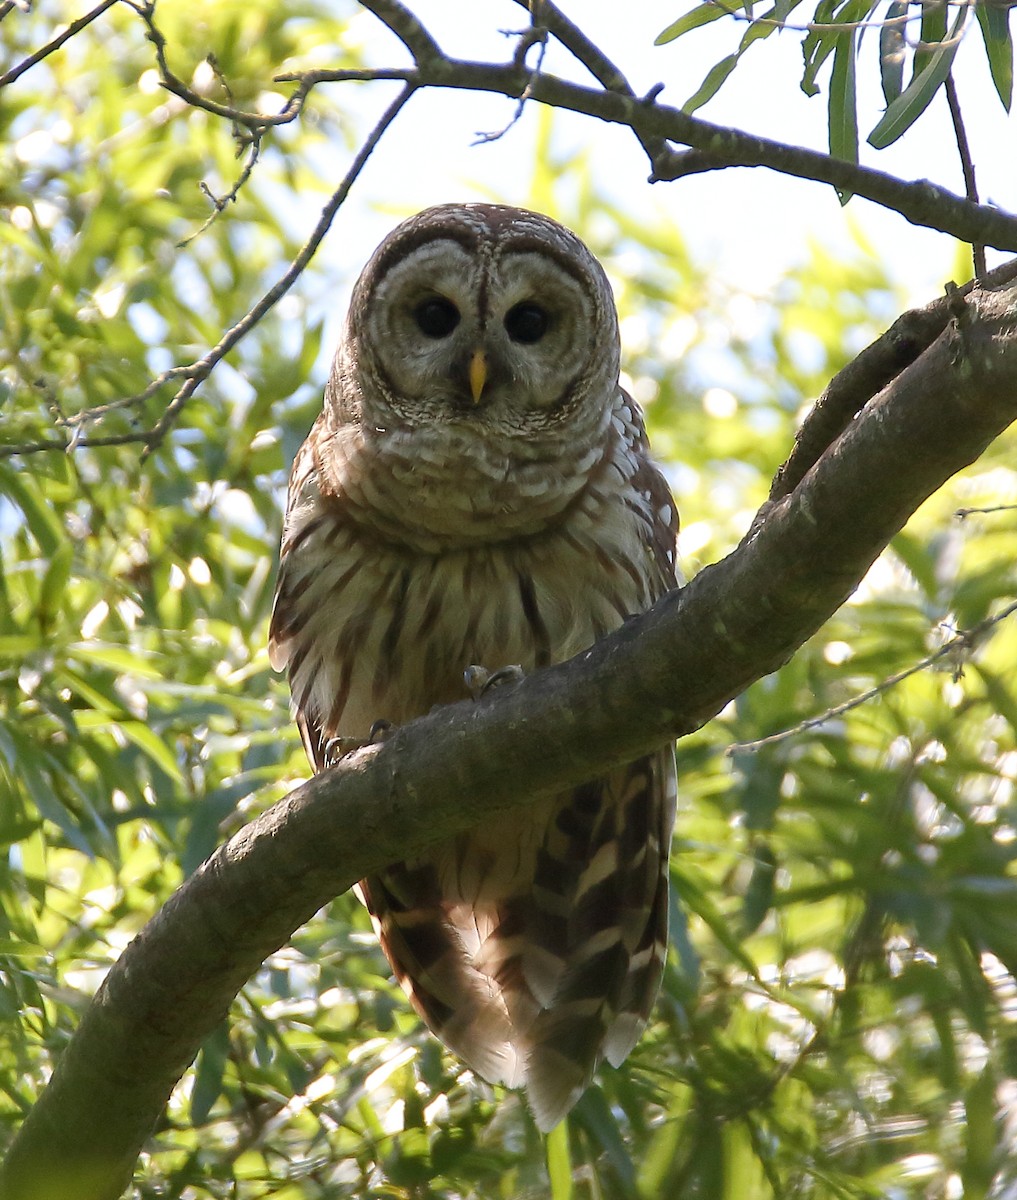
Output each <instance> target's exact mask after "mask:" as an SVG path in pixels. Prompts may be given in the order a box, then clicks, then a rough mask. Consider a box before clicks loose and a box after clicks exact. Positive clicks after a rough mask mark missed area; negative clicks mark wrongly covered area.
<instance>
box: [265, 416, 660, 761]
mask: <svg viewBox="0 0 1017 1200" xmlns="http://www.w3.org/2000/svg"><path fill="white" fill-rule="evenodd" d="M634 417H635V414H634V412H633V410H632V409H631V407H630V402H629V401H628V399H627V397H625V396H624V394H623V393H619V395H618V399H617V401H616V404H615V406H614V411H613V420H612V421H611V422H609V424H608V426H607V428H606V429H605V430H604V431H603V433H602V442H601V445H599V446H597V447H595V448H593V449H592V450H589V449H588V450H585V451H578V450H577V448H576V447H574V446H572V447H567V446H563V447H562V458H563V459H564V460H566V461H565V462H563V463H559V464H557V471H558V475H557V479H558V483H557V486H556V485H555V484H554V483H553V482H548V478H549V471H548V469H547V466H546V464H538V465H539V466H540V467H541V471H540V475H541V476H542V477H543V480H544V482H543V483H539V482H537V481H536V480H535V479H534V475H535V473H534V472H532V471H528V470H527V468H528V467H529V466H530V464H527V463H525V462H520V463H516V464H511V463H507V464H506V465H505V466H504V467H502V465H501V464H500V463H498V464H496V468H495V470H494V471H492V470H484V469H483V468H482V467H481V466H479V465H478V464H477V463H476V460H474V463H473V470H472V474H473V476H474V477H473V478H470V475H471V471H470V464H469V460H467V459H465V458H463V457H462V456H460V457H459V458H458V459H457V457H456V455H455V453H454V449H449V448H448V447H446V450H447V457H446V459H445V461H444V462H440V463H439V464H438V465H437V469H436V470H435V471H434V472H433V473H432V472H429V471H428V469H427V467H428V463H427V462H426V461H425V462H423V463H422V462H421V454H420V438H419V437H418V438H416V439H415V442H414V445H413V447H412V452H413V456H415V461H416V470H412V469H411V467H412V463H413V461H414V459H413V458H411V457H410V456H403V455H401V454H400V453H398V452H392V451H391V450H389V452H388V453H387V454H382V455H379V456H378V457H377V458H376V460H375V461H365V449H364V447H363V445H362V444H361V445H360V446H359V454H358V451H357V449H354V448H351V446H350V445H349V442H347V444H346V446H345V447H344V451H345V452H344V453H343V454H340V453H336V449H337V446H336V443H337V442H338V444H339V446H342V439H341V438H338V439H333V442H332V447H331V449H332V453H331V454H330V457H329V460H328V464H327V466H326V468H325V469H324V470H323V468H322V465H321V462H320V459H318V460H317V461H316V459H315V456H313V455H308V457H307V461H306V463H305V464H304V466H305V477H304V479H303V481H302V483H301V485H300V499H299V501H298V502H297V503H296V504H294V505H293V506H292V507H291V509H290V513H289V519H288V521H287V528H286V532H285V535H284V547H285V553H286V555H287V573H286V580H285V586H286V596H285V611H286V613H287V619H286V623H285V625H282V626H279V627H277V629H276V631H275V633H276V636H277V638H278V639H279V640H281V639H283V638H285V639H286V640H287V641H288V642H289V648H288V662H289V672H290V682H291V688H292V692H293V698H294V703H295V705H296V707H297V708H298V709H299V710H301V711H302V712H303V713H305V714H308V715H309V716H310V717H311V718H312V724H313V726H314V728H315V729H316V730H318V731H320V732H319V733H318V737H319V738H325V739H326V740H328V739H329V738H331V737H334V736H336V735H338V734H342V735H343V736H346V737H363V736H365V735H366V734H367V732H368V730H369V729H370V728H371V726H372V724H373V723H374V722H375V721H376V720H379V719H385V720H389V721H392V722H395V723H402V722H404V721H407V720H410V719H412V718H413V717H416V716H420V715H421V714H423V713H425V712H428V711H429V710H430V709H431V708H432V707H433V706H434V705H436V704H443V703H449V702H452V701H454V700H461V699H464V698H465V697H466V695H467V691H466V687H465V684H464V681H463V672H464V670H465V668H466V667H467V666H469V665H471V664H474V663H482V664H484V665H486V666H490V667H498V666H502V665H505V664H507V663H518V664H519V665H520V666H522V667H523V668H524V670H532V669H534V668H536V667H540V666H546V665H547V664H548V663H551V662H560V661H564V660H565V659H567V658H570V657H572V655H574V654H577V653H579V652H580V651H581V650H583V649H585V648H586V647H588V646H589V645H591V643H592V642H594V641H596V640H597V639H598V638H600V637H602V636H603V635H604V634H605V633H607V632H609V631H610V630H612V629H615V628H617V626H618V625H619V624H621V622H622V621H624V620H625V618H626V617H628V616H630V615H632V614H633V613H637V612H641V611H643V610H645V609H646V608H647V607H648V606H649V604H650V603H652V600H653V599H654V598H656V597H657V596H659V595H660V594H661V593H662V592H663V591H665V590H666V589H667V588H668V587H669V586H671V585H670V579H669V576H670V572H671V569H672V568H671V564H670V562H669V561H668V560H667V556H666V554H665V555H664V556H663V558H662V556H661V555H660V554H654V552H653V550H652V549H651V547H652V545H653V542H654V527H655V526H658V525H660V524H661V523H662V522H663V524H664V525H665V526H666V525H669V524H670V521H671V519H672V516H673V514H671V513H670V511H664V512H661V511H660V510H659V497H657V496H654V494H653V493H652V491H650V490H649V489H647V488H645V487H644V488H643V489H642V490H641V489H640V483H641V482H644V481H641V480H640V478H639V476H640V472H641V469H642V468H643V462H642V460H641V459H639V458H638V457H637V456H636V455H635V454H634V453H633V447H634V442H635V438H636V436H637V430H636V429H635V427H634V425H633V419H634ZM350 440H352V439H350ZM372 453H373V451H372V450H371V448H370V447H369V448H368V449H367V451H366V457H367V458H368V459H369V458H370V457H371V455H372ZM450 462H451V463H452V464H453V465H452V466H450V465H449V464H450ZM299 466H300V464H299V463H298V464H297V467H298V468H299ZM296 469H297V468H295V473H296ZM495 476H500V478H497V484H498V486H497V488H496V489H495V488H494V487H490V488H487V487H486V484H487V481H489V480H490V479H491V478H492V477H495ZM551 478H552V479H553V478H554V476H553V475H552V476H551ZM464 498H465V499H464ZM665 504H666V502H665ZM506 532H507V533H508V535H509V536H506ZM280 665H281V664H280ZM308 749H309V751H312V752H313V757H314V758H315V759H316V758H317V757H318V755H319V754H320V747H319V746H310V745H309V746H308Z"/></svg>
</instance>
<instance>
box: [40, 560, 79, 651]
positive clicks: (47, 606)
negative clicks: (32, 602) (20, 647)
mask: <svg viewBox="0 0 1017 1200" xmlns="http://www.w3.org/2000/svg"><path fill="white" fill-rule="evenodd" d="M73 562H74V547H73V546H72V545H71V543H70V542H63V543H61V544H60V545H59V546H58V547H57V548H56V550H55V551H54V552H53V556H52V558H51V559H50V560H49V566H48V567H47V568H46V574H45V575H43V577H42V586H41V587H40V588H39V607H38V609H37V616H38V619H39V627H40V628H41V629H43V630H46V629H48V628H49V626H50V624H51V623H52V620H53V617H54V616H55V615H56V614H57V612H59V610H60V608H61V606H62V604H63V601H64V600H65V599H66V594H67V582H68V580H69V579H70V577H71V565H72V563H73Z"/></svg>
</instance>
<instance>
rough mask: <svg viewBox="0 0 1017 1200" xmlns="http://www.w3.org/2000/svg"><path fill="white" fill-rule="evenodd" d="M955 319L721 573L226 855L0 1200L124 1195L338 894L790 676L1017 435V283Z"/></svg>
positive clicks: (197, 888) (378, 753)
mask: <svg viewBox="0 0 1017 1200" xmlns="http://www.w3.org/2000/svg"><path fill="white" fill-rule="evenodd" d="M955 311H956V315H955V317H954V319H953V320H951V321H950V322H949V323H948V324H947V325H946V327H945V329H944V330H943V332H942V334H941V335H940V337H939V338H938V339H937V340H936V341H935V343H934V344H933V345H932V346H931V347H930V348H929V349H928V350H927V351H926V352H925V353H924V354H923V355H922V356H921V357H919V358H918V359H917V360H916V361H914V362H912V363H911V364H910V365H909V366H908V367H906V369H904V370H903V371H902V373H900V374H899V375H898V376H897V377H896V378H895V379H894V380H893V382H892V383H891V384H890V386H889V387H887V388H886V389H885V390H884V391H883V392H881V393H880V395H878V396H877V397H875V399H874V400H873V401H872V402H871V403H870V404H869V405H868V406H866V408H865V409H864V410H863V412H862V413H861V414H860V415H859V416H858V418H857V419H856V420H854V421H853V422H851V424H850V425H849V426H848V427H847V429H846V430H845V431H844V432H843V434H842V435H841V436H840V437H839V438H838V439H837V441H836V442H834V444H833V445H832V446H831V447H830V448H829V449H828V450H827V452H826V453H825V454H824V455H823V456H822V457H821V458H820V459H819V461H818V462H816V463H815V465H814V466H813V467H812V468H811V469H810V470H809V471H808V473H807V474H806V475H805V477H804V478H803V479H802V480H801V482H800V483H799V484H798V486H797V487H796V488H795V489H794V490H793V491H792V492H791V493H790V494H789V495H786V496H784V497H783V499H781V500H779V501H778V502H777V503H775V504H774V505H773V507H772V508H771V509H770V511H769V514H768V516H767V517H766V519H765V520H763V521H762V522H760V523H759V524H758V526H757V527H756V529H755V531H754V533H753V534H752V535H751V536H750V537H749V538H747V539H745V541H743V543H742V544H741V545H740V546H739V548H738V549H737V550H736V551H735V552H734V553H733V554H731V555H730V556H729V557H728V558H726V559H725V560H724V561H723V562H721V563H718V564H716V565H714V566H712V567H708V568H706V569H705V570H704V571H702V572H701V573H700V574H699V575H697V576H696V578H695V579H694V580H693V581H692V582H691V583H690V584H689V585H688V586H687V587H686V588H684V589H683V590H682V591H680V592H673V593H671V594H670V595H669V596H667V597H665V598H664V599H663V600H662V601H661V602H660V603H659V604H658V605H657V606H656V607H655V608H654V609H652V610H651V611H650V612H648V613H646V614H644V615H643V616H641V617H639V618H636V619H634V620H632V621H630V622H628V623H627V624H626V625H625V626H623V627H622V628H621V629H620V630H618V631H617V633H615V634H614V635H612V636H611V637H608V638H605V639H604V640H603V641H601V642H599V643H597V644H596V645H595V646H593V647H592V648H591V649H590V650H589V651H587V652H586V653H584V654H581V655H579V656H578V657H577V658H575V659H573V660H571V661H570V662H568V663H565V664H562V665H560V666H556V667H551V668H549V669H547V670H544V671H539V672H537V673H535V674H534V675H532V676H530V677H529V678H528V679H525V680H524V681H523V682H522V683H520V684H518V685H516V686H514V687H505V688H502V689H499V690H498V691H497V692H496V693H494V694H493V695H492V696H491V697H489V698H488V699H486V700H484V701H482V702H481V703H479V704H476V705H474V704H470V703H464V704H458V705H453V706H450V707H448V708H444V709H440V710H437V711H435V712H433V713H431V714H430V715H428V716H427V717H424V718H422V719H421V720H418V721H414V722H412V723H411V724H409V725H407V726H405V727H403V728H401V729H398V730H396V731H395V733H394V734H392V736H391V737H390V738H389V739H388V740H386V741H385V742H384V743H383V744H381V745H375V746H371V747H369V748H367V749H365V750H362V751H360V752H359V753H357V754H355V755H353V756H351V757H350V758H348V759H345V760H343V762H341V763H340V764H339V765H338V766H337V767H335V768H333V769H332V770H330V771H328V772H325V773H324V774H322V775H319V776H317V777H316V778H314V779H312V780H310V781H309V782H308V783H306V784H305V785H303V786H302V787H300V788H298V789H297V790H296V791H294V792H292V793H291V794H290V795H289V796H288V797H286V798H285V799H284V800H283V801H281V802H280V803H279V804H277V805H276V806H275V807H274V808H272V809H271V810H269V812H267V813H265V814H264V815H263V816H261V817H259V818H258V819H257V820H255V821H253V822H252V823H251V824H250V825H248V826H247V827H246V828H245V829H243V830H241V832H240V833H238V834H237V835H236V836H235V837H234V838H232V839H231V840H230V841H229V842H227V843H226V844H225V845H224V846H222V847H221V848H220V849H219V850H218V851H217V852H216V853H215V854H213V856H212V857H211V858H210V859H209V860H208V862H207V863H205V864H204V866H203V867H201V868H200V869H199V870H198V871H197V872H195V874H194V875H193V876H192V877H191V878H190V879H189V880H188V881H187V883H186V884H185V885H184V886H183V887H182V888H181V889H180V890H179V891H178V892H177V893H176V895H175V896H174V897H173V898H172V899H171V900H170V901H169V902H168V903H167V905H166V906H165V907H164V908H163V909H162V911H161V912H160V913H159V914H157V915H156V917H154V918H153V920H152V921H150V922H149V924H148V926H146V928H145V929H144V930H143V931H142V933H141V934H140V935H139V936H138V937H137V938H136V939H135V940H134V942H132V943H131V945H130V946H128V947H127V949H126V950H125V951H124V953H123V954H122V955H121V957H120V959H119V960H118V961H117V963H116V964H115V966H113V967H112V968H111V970H110V972H109V975H108V976H107V978H106V980H105V982H104V984H103V986H102V987H101V988H100V990H99V992H98V993H97V995H96V997H95V1000H94V1002H93V1004H92V1006H91V1007H90V1008H89V1010H88V1011H87V1013H86V1014H85V1016H84V1017H83V1019H82V1022H81V1025H80V1027H79V1029H78V1031H77V1033H76V1035H75V1036H74V1038H73V1039H72V1041H71V1043H70V1044H69V1046H68V1048H67V1049H66V1051H65V1052H64V1055H63V1058H62V1059H61V1060H60V1062H59V1064H58V1066H57V1069H56V1071H55V1072H54V1075H53V1078H52V1081H51V1082H50V1085H49V1087H48V1088H47V1090H46V1092H45V1093H44V1094H43V1096H42V1098H41V1099H40V1100H39V1102H38V1104H37V1105H36V1107H35V1109H34V1110H33V1111H32V1113H31V1114H30V1115H29V1118H28V1120H27V1121H26V1123H25V1125H24V1126H23V1128H22V1130H21V1132H20V1134H19V1136H18V1138H17V1139H16V1141H15V1143H14V1145H13V1147H12V1149H11V1151H10V1154H9V1156H8V1159H7V1161H6V1163H5V1165H4V1167H3V1169H2V1171H0V1200H53V1198H55V1197H64V1196H72V1195H73V1196H74V1197H75V1200H116V1197H118V1196H119V1195H120V1193H121V1191H122V1189H123V1188H124V1187H125V1186H126V1185H127V1183H128V1181H129V1178H130V1175H131V1170H132V1166H133V1163H134V1160H135V1157H136V1155H137V1153H138V1151H139V1149H140V1147H141V1145H142V1144H143V1142H144V1140H145V1138H146V1137H147V1136H148V1133H149V1131H150V1130H151V1128H152V1126H153V1124H154V1122H155V1120H156V1119H157V1117H158V1115H159V1113H160V1111H161V1109H162V1106H163V1104H164V1103H165V1100H166V1097H167V1096H168V1094H169V1092H170V1090H171V1089H172V1087H173V1085H174V1083H175V1082H176V1080H177V1079H178V1078H179V1076H180V1074H181V1073H182V1072H183V1071H184V1069H185V1068H186V1066H187V1064H188V1063H189V1062H190V1061H191V1059H192V1058H193V1056H194V1054H195V1053H196V1051H197V1049H198V1047H199V1046H200V1044H201V1042H202V1040H203V1039H204V1037H205V1036H207V1034H208V1033H209V1032H210V1031H211V1030H212V1029H213V1028H214V1027H215V1026H216V1025H217V1024H218V1023H219V1022H220V1021H221V1020H222V1019H223V1017H224V1015H225V1014H226V1012H227V1011H228V1008H229V1005H230V1002H231V1000H232V998H233V996H234V995H235V994H236V992H237V990H238V989H239V988H240V987H241V986H242V984H243V982H244V981H245V979H247V978H248V977H249V976H250V975H251V974H252V973H253V972H254V971H255V970H257V968H258V966H259V964H260V963H261V962H262V961H263V960H264V958H265V957H266V956H267V955H268V954H270V953H271V952H273V951H274V950H275V949H277V948H278V947H279V946H281V945H282V944H284V943H285V942H286V941H287V940H288V939H289V937H290V936H291V934H292V933H293V931H294V930H295V929H296V928H298V927H299V926H300V925H301V924H302V923H303V922H304V921H306V920H307V919H308V918H309V917H310V916H311V915H312V914H313V913H314V912H315V911H316V910H317V909H319V908H320V907H321V906H322V905H323V904H325V903H327V902H328V901H329V900H330V899H331V898H332V897H333V896H334V895H336V894H337V893H338V892H340V891H342V890H344V889H345V888H347V887H349V886H350V884H352V883H353V882H354V881H355V880H356V879H358V878H360V877H361V876H363V875H365V874H369V873H371V872H373V871H376V870H378V869H380V868H382V867H383V866H385V865H387V864H388V863H390V862H393V861H396V860H397V859H401V858H405V857H406V856H407V855H413V854H416V853H419V852H421V851H423V850H424V849H425V848H426V847H427V846H429V845H431V844H432V843H434V842H435V841H437V840H439V839H442V838H447V837H448V836H450V835H451V834H453V833H455V832H457V831H461V830H464V829H468V828H470V827H471V826H476V825H477V824H479V823H480V822H482V821H483V820H485V819H486V818H487V817H488V816H489V815H490V814H491V813H495V812H501V811H506V810H508V809H510V808H513V807H516V808H522V807H524V806H526V805H528V804H531V803H533V801H534V800H536V799H537V798H538V797H539V796H541V795H543V794H546V793H547V792H548V791H551V790H560V789H561V788H563V787H566V786H570V785H574V784H576V783H579V782H581V781H583V780H584V779H588V778H590V777H591V776H594V775H597V774H601V773H603V772H605V771H607V770H608V769H609V768H610V767H612V766H613V765H616V764H618V763H620V762H624V761H626V760H630V759H632V758H633V757H636V756H637V755H639V754H641V753H644V752H647V751H649V750H651V749H652V748H654V747H656V746H659V745H662V744H664V743H666V742H667V741H668V740H670V739H671V738H673V737H674V736H676V735H679V736H680V735H682V734H685V733H689V732H691V731H693V730H695V729H697V728H699V727H700V726H701V725H702V724H704V723H705V722H706V721H708V720H709V719H710V718H711V717H712V716H713V715H714V714H716V713H717V712H718V711H719V710H720V709H721V708H722V707H723V705H724V704H725V703H727V701H728V700H730V699H731V698H732V697H734V696H736V695H738V694H739V693H740V692H742V691H743V690H744V689H745V688H746V687H747V686H748V685H749V684H750V683H752V682H753V681H754V680H756V679H758V678H760V677H761V676H762V675H764V674H767V673H768V672H770V671H773V670H774V669H776V668H777V667H778V666H780V665H781V664H782V663H784V662H785V661H787V659H788V658H789V657H790V656H791V655H792V654H793V653H794V651H795V650H796V649H797V647H798V646H800V645H801V644H802V642H804V641H805V639H806V638H808V637H809V636H810V635H811V634H812V633H814V632H815V631H816V630H817V629H818V628H819V627H820V626H821V625H822V623H823V622H824V621H825V620H826V619H827V618H828V617H829V616H830V615H831V614H832V613H833V612H834V611H835V610H836V608H837V607H838V606H839V605H840V603H841V602H842V601H843V600H844V599H845V598H846V597H847V596H848V595H849V594H850V592H851V591H852V589H853V588H854V587H855V586H856V585H857V583H858V582H859V580H860V579H861V578H862V577H863V576H864V574H865V572H866V570H867V569H868V567H869V565H870V564H871V563H872V561H873V560H874V559H875V558H876V556H877V555H878V554H879V553H880V551H881V550H882V548H883V547H884V546H885V545H886V543H887V542H888V541H889V539H890V538H891V537H892V536H893V535H894V533H896V531H897V530H898V529H900V528H901V526H902V525H903V524H904V522H905V521H906V520H907V518H908V516H909V515H910V514H911V513H912V512H913V511H914V510H915V509H916V508H917V507H918V505H919V504H921V503H922V501H923V500H924V499H925V498H926V497H927V496H929V495H930V494H931V493H932V492H933V491H935V490H936V488H937V487H939V486H940V485H941V484H942V483H943V482H944V481H945V480H946V479H948V478H949V477H950V476H951V475H952V474H954V473H955V472H957V471H959V470H961V469H962V468H963V467H964V466H966V465H967V464H968V463H970V462H972V461H974V459H976V458H977V457H978V455H979V454H981V452H982V451H983V450H984V449H985V447H986V446H987V445H988V444H989V443H990V442H991V441H992V439H993V438H995V437H996V436H997V435H998V434H999V433H1001V432H1002V431H1003V430H1004V429H1005V428H1006V427H1007V426H1008V425H1009V424H1010V423H1011V422H1012V421H1014V420H1015V419H1017V316H1015V315H1014V314H1015V313H1017V288H1012V289H1011V290H1010V291H1008V292H986V291H977V290H976V291H974V292H973V293H972V294H971V296H970V297H969V299H968V300H967V302H966V304H963V305H962V304H961V303H960V302H958V306H957V308H956V310H955ZM538 748H539V752H535V750H537V749H538ZM139 1063H143V1064H144V1069H143V1070H139V1069H138V1064H139Z"/></svg>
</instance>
